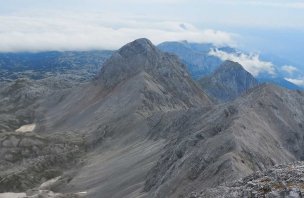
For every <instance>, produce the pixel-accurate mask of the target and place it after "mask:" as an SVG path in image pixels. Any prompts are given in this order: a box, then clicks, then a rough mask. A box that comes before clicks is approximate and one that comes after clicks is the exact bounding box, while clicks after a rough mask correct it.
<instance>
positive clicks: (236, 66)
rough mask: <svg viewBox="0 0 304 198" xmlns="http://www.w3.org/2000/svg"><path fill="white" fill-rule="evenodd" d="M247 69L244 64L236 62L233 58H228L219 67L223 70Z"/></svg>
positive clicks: (219, 69)
mask: <svg viewBox="0 0 304 198" xmlns="http://www.w3.org/2000/svg"><path fill="white" fill-rule="evenodd" d="M227 69H228V70H245V69H244V68H243V66H242V65H240V64H239V63H238V62H234V61H231V60H226V61H225V62H223V63H222V64H221V66H220V67H219V68H218V69H217V71H223V70H227Z"/></svg>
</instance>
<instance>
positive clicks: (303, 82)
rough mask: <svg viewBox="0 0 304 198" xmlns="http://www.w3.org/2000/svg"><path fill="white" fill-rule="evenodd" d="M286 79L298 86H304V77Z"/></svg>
mask: <svg viewBox="0 0 304 198" xmlns="http://www.w3.org/2000/svg"><path fill="white" fill-rule="evenodd" d="M285 80H287V81H289V82H291V83H293V84H295V85H298V86H304V79H295V78H285Z"/></svg>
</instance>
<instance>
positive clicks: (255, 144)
mask: <svg viewBox="0 0 304 198" xmlns="http://www.w3.org/2000/svg"><path fill="white" fill-rule="evenodd" d="M20 84H21V85H22V86H20V87H21V89H20V91H21V92H22V91H25V92H24V93H27V92H30V93H31V94H29V95H26V94H25V95H24V94H21V95H18V93H19V92H18V91H17V92H16V90H19V89H17V88H18V87H19V86H17V88H16V89H11V86H13V87H14V86H15V84H14V83H13V84H11V85H9V86H8V87H5V88H4V90H5V91H6V92H2V93H4V95H5V94H6V93H7V94H9V93H10V92H9V90H13V91H12V92H11V93H10V95H8V96H9V97H8V98H7V100H8V102H7V103H5V104H6V105H11V107H12V108H15V106H14V103H15V104H20V106H18V108H19V109H24V113H26V114H23V115H25V116H24V117H20V116H18V117H13V119H14V120H15V121H16V122H15V121H14V122H9V123H8V122H1V123H2V124H3V127H2V129H4V130H3V131H2V133H0V143H1V144H0V145H1V149H0V156H1V157H0V192H26V191H27V190H29V189H31V190H32V191H33V192H36V194H39V193H40V192H41V193H46V195H47V196H48V193H49V194H52V193H53V194H59V195H60V194H62V195H69V196H70V195H71V196H74V195H77V196H78V195H79V194H77V193H79V192H80V193H81V192H86V193H84V194H85V196H87V197H93V198H95V197H96V198H100V197H106V198H107V197H113V198H121V197H130V198H134V197H141V198H142V197H149V198H150V197H151V198H154V197H160V198H163V197H187V196H188V195H189V193H191V192H193V191H195V192H198V191H196V190H197V189H202V190H205V189H213V188H214V187H217V186H219V185H222V186H223V185H224V184H225V183H227V182H229V181H234V180H237V179H239V178H243V177H245V176H248V175H250V174H252V173H254V172H256V171H263V170H267V169H269V168H270V167H272V166H274V165H275V164H282V163H289V162H293V161H297V160H303V158H304V157H303V153H304V152H303V151H304V150H303V148H304V145H303V143H304V139H303V138H304V136H303V123H304V93H303V92H300V91H288V90H285V89H282V88H279V87H276V86H272V85H267V84H263V85H259V86H257V87H255V88H253V89H251V90H250V91H248V93H246V94H244V95H242V96H241V97H238V98H237V99H236V100H234V101H231V102H227V103H223V104H214V103H213V102H212V101H211V100H210V99H209V97H208V96H207V95H206V94H205V92H204V91H202V90H201V88H200V87H199V85H198V84H197V83H196V82H195V81H193V80H192V79H191V77H190V76H189V74H188V73H187V71H186V69H185V66H184V65H183V64H181V63H180V62H179V60H178V59H177V58H176V57H175V56H172V55H169V54H166V53H163V52H161V51H159V50H158V49H157V48H156V47H155V46H154V45H153V44H152V43H151V42H150V41H149V40H147V39H138V40H135V41H133V42H131V43H129V44H127V45H126V46H124V47H122V48H121V49H120V50H118V51H117V52H115V53H114V54H113V56H112V57H111V58H109V59H108V60H107V61H106V62H105V64H104V65H103V67H102V69H101V71H100V72H99V74H98V75H97V77H96V78H95V80H94V81H92V82H90V83H87V84H81V85H78V86H76V87H72V88H68V89H60V90H59V91H58V90H57V91H56V89H55V91H54V90H53V89H51V91H50V92H49V91H48V90H49V86H47V87H48V88H47V91H46V92H44V90H45V89H42V91H40V90H39V91H38V92H36V91H37V90H38V89H36V88H33V87H35V86H38V84H35V83H34V84H32V83H27V81H24V82H22V83H20ZM26 84H28V85H26ZM17 85H19V83H17ZM23 85H24V86H23ZM32 88H33V89H32ZM31 90H32V91H31ZM15 93H16V94H15ZM49 93H51V94H49ZM18 96H20V97H18ZM36 96H37V97H36ZM32 97H33V100H32V99H31V98H32ZM20 99H21V100H20ZM25 102H28V104H29V105H28V106H27V107H26V108H24V107H25V106H24V104H27V103H25ZM3 104H4V103H3ZM3 107H4V105H3ZM16 108H17V106H16ZM19 109H15V110H13V109H12V110H11V112H14V111H16V112H18V111H19ZM28 112H31V113H28ZM5 115H8V114H5ZM9 115H12V114H9ZM17 115H20V114H17ZM6 120H7V119H6ZM31 123H35V124H36V127H35V129H34V131H32V132H29V133H17V132H15V130H16V129H18V128H19V127H20V126H23V125H25V124H31ZM57 177H59V178H58V180H57V179H56V178H57ZM45 182H50V183H52V184H50V183H47V185H46V186H50V187H46V189H45V188H44V189H39V187H41V185H42V186H44V185H45V184H46V183H45ZM49 184H50V185H49ZM34 195H35V193H34ZM27 196H30V195H27ZM31 196H32V195H31ZM52 196H53V195H52ZM56 196H57V195H56ZM81 196H82V195H81Z"/></svg>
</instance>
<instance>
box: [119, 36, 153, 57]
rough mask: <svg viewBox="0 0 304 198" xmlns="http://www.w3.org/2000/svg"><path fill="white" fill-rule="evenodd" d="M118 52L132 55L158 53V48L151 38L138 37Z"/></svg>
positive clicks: (122, 54) (124, 55)
mask: <svg viewBox="0 0 304 198" xmlns="http://www.w3.org/2000/svg"><path fill="white" fill-rule="evenodd" d="M118 53H119V54H120V55H121V56H123V57H126V56H132V55H138V54H141V55H143V54H144V55H148V54H149V53H158V49H157V48H156V47H155V46H154V45H153V44H152V42H151V41H150V40H149V39H146V38H140V39H136V40H134V41H132V42H130V43H128V44H126V45H125V46H123V47H122V48H120V49H119V50H118Z"/></svg>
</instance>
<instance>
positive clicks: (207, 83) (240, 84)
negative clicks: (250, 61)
mask: <svg viewBox="0 0 304 198" xmlns="http://www.w3.org/2000/svg"><path fill="white" fill-rule="evenodd" d="M200 83H201V85H202V87H203V89H204V90H205V91H206V92H207V93H208V94H209V95H210V96H213V97H215V98H216V99H218V100H219V101H228V100H233V99H235V98H236V97H238V96H239V95H241V94H243V93H245V92H246V91H248V90H249V89H251V88H253V87H255V86H257V85H258V81H257V80H256V79H255V78H254V77H253V76H252V75H251V74H250V73H249V72H248V71H246V70H245V69H244V68H243V66H242V65H240V64H239V63H237V62H233V61H225V62H224V63H223V64H222V65H221V66H220V67H219V68H218V69H217V70H215V72H214V73H213V74H212V75H211V76H207V77H205V78H203V79H201V80H200Z"/></svg>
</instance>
